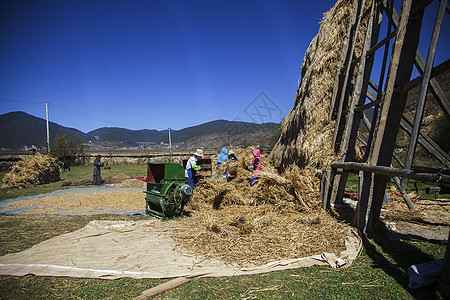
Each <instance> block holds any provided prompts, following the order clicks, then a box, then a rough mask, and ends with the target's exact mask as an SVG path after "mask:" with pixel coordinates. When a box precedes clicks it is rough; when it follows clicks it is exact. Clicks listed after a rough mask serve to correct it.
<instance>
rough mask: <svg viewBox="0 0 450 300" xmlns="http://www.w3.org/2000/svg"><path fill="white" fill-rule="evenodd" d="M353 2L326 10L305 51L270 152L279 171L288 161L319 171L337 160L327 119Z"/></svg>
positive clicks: (359, 41) (331, 123) (346, 0)
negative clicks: (297, 80) (294, 89)
mask: <svg viewBox="0 0 450 300" xmlns="http://www.w3.org/2000/svg"><path fill="white" fill-rule="evenodd" d="M352 2H353V1H349V0H342V1H338V2H337V3H336V4H335V5H334V7H333V8H332V9H331V10H330V11H329V12H327V13H325V15H324V18H323V20H322V22H321V26H320V30H319V33H318V35H317V36H316V37H314V39H313V40H312V42H311V44H310V45H309V47H308V50H307V51H306V54H305V57H304V59H303V64H302V67H301V77H302V79H301V83H300V86H299V87H298V90H297V93H296V95H295V103H294V107H293V108H292V109H291V111H290V112H289V114H288V115H287V117H286V118H285V119H284V120H283V123H282V125H281V135H280V138H279V140H278V142H277V144H276V145H275V147H274V148H273V150H272V153H271V155H270V160H271V161H272V163H273V165H274V166H276V167H277V169H279V170H284V169H285V168H287V167H288V166H289V165H291V164H296V165H298V166H299V167H301V168H304V167H306V166H311V167H313V168H316V169H319V170H320V169H323V168H324V167H327V166H329V165H330V163H331V162H333V161H336V160H337V158H336V156H335V154H334V150H333V148H332V139H333V133H334V129H335V121H332V120H331V119H330V117H329V111H330V102H331V96H332V92H333V85H334V81H335V77H336V71H337V67H338V64H339V59H340V55H341V50H342V44H343V40H344V37H345V35H346V32H347V26H348V25H347V24H348V23H349V22H350V18H351V14H352V11H353V8H352ZM368 2H370V1H368ZM365 22H367V20H363V24H362V26H360V31H359V34H358V39H357V46H356V52H357V53H358V51H359V49H360V48H361V44H362V42H363V38H362V37H363V35H364V33H365V25H364V24H365Z"/></svg>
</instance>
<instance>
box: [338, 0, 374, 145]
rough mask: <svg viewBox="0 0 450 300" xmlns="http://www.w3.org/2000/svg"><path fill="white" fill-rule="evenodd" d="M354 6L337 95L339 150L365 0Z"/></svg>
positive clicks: (358, 1)
mask: <svg viewBox="0 0 450 300" xmlns="http://www.w3.org/2000/svg"><path fill="white" fill-rule="evenodd" d="M353 5H354V6H353V9H354V11H353V16H352V22H351V25H352V26H350V27H349V29H350V31H348V32H347V34H348V35H349V48H348V49H347V55H346V60H345V62H344V67H345V73H344V79H343V81H342V86H341V89H340V90H339V91H338V95H337V97H338V98H337V99H338V100H339V102H338V106H337V107H338V111H337V117H336V129H335V130H334V137H333V147H334V149H337V147H338V146H339V143H340V141H341V137H342V135H343V130H344V126H343V125H342V123H343V121H344V120H345V116H343V111H344V110H345V109H346V104H347V101H346V96H347V95H348V92H347V86H348V82H349V78H350V76H351V75H350V74H351V73H353V66H352V63H351V62H352V58H353V54H354V52H355V46H356V37H357V35H358V31H359V27H360V24H361V18H362V15H363V12H364V7H365V0H355V1H354V3H353ZM355 5H356V6H355ZM367 50H368V49H367ZM366 52H367V51H366Z"/></svg>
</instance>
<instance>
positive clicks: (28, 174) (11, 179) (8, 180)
mask: <svg viewBox="0 0 450 300" xmlns="http://www.w3.org/2000/svg"><path fill="white" fill-rule="evenodd" d="M59 180H60V178H59V165H58V160H57V159H56V158H54V157H51V156H47V155H41V154H40V153H37V154H36V155H33V156H27V157H25V158H23V159H22V160H20V161H18V162H17V164H16V165H14V167H13V168H12V170H11V171H10V172H9V173H7V174H6V175H5V176H4V177H3V184H2V188H3V189H9V188H27V187H30V186H36V185H40V184H46V183H50V182H55V181H59Z"/></svg>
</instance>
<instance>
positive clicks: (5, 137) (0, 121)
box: [0, 111, 90, 149]
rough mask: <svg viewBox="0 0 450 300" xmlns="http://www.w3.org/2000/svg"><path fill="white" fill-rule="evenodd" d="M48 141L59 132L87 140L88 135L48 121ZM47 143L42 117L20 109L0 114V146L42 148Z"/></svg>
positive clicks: (44, 122) (45, 127) (8, 147)
mask: <svg viewBox="0 0 450 300" xmlns="http://www.w3.org/2000/svg"><path fill="white" fill-rule="evenodd" d="M49 130H50V142H52V139H53V138H56V137H57V136H58V135H60V134H67V135H71V136H75V137H77V138H80V139H82V140H83V141H87V140H89V139H90V138H89V136H88V135H86V134H85V133H83V132H81V131H79V130H78V129H74V128H69V127H64V126H61V125H58V124H56V123H53V122H49ZM46 143H47V124H46V121H45V120H44V119H42V118H38V117H35V116H32V115H29V114H27V113H25V112H22V111H16V112H10V113H6V114H3V115H0V148H6V149H22V148H24V146H32V145H34V146H36V147H38V148H43V147H44V146H45V145H46Z"/></svg>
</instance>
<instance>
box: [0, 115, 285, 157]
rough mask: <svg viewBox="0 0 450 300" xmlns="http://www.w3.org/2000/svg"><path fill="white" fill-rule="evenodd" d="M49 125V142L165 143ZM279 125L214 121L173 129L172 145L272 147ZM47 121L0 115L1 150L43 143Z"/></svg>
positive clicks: (137, 133) (155, 135)
mask: <svg viewBox="0 0 450 300" xmlns="http://www.w3.org/2000/svg"><path fill="white" fill-rule="evenodd" d="M49 124H50V139H51V142H52V140H53V139H54V138H56V137H57V136H58V135H60V134H63V133H64V134H66V135H71V136H75V137H78V138H80V139H81V140H83V141H86V142H87V141H93V144H96V145H97V146H99V147H102V146H104V145H108V146H113V147H137V146H138V144H137V143H138V142H146V143H149V144H152V145H156V146H160V145H161V144H162V145H164V144H167V143H168V131H167V130H162V131H158V130H154V129H141V130H131V129H126V128H117V127H103V128H99V129H96V130H93V131H90V132H88V133H83V132H81V131H79V130H77V129H74V128H68V127H64V126H61V125H58V124H56V123H53V122H49ZM279 128H280V124H275V123H265V124H256V123H248V122H239V121H226V120H217V121H212V122H208V123H204V124H200V125H196V126H192V127H187V128H184V129H181V130H172V131H171V138H172V144H173V145H174V146H175V147H177V148H195V147H203V148H205V147H213V148H219V147H222V146H230V145H233V146H248V145H250V144H253V145H256V144H258V145H261V146H266V147H270V146H272V145H273V144H274V143H275V142H276V140H277V138H278V136H279ZM46 134H47V131H46V121H45V120H44V119H42V118H38V117H35V116H32V115H30V114H27V113H25V112H10V113H7V114H4V115H0V148H5V149H23V148H24V147H25V146H28V147H30V146H32V145H35V146H36V147H38V148H42V147H44V146H45V144H46Z"/></svg>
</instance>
